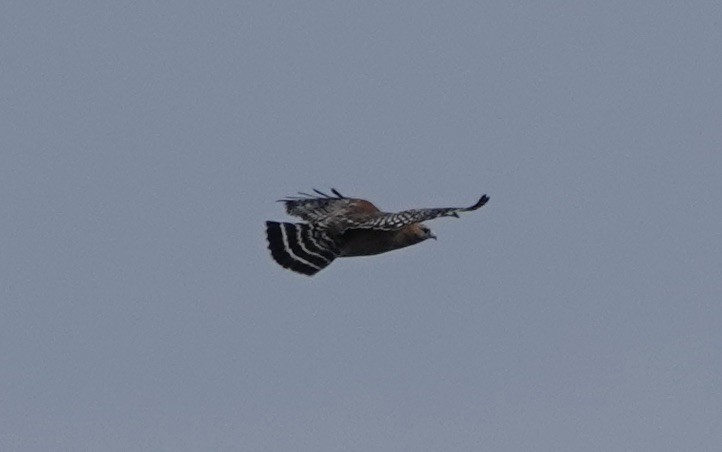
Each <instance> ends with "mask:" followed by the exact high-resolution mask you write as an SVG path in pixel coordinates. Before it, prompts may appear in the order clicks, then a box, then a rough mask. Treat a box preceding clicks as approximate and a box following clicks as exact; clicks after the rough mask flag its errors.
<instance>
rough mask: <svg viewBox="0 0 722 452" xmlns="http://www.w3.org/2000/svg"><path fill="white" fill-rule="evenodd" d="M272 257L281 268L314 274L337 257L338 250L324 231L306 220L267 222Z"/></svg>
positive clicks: (267, 234)
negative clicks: (301, 221) (297, 221)
mask: <svg viewBox="0 0 722 452" xmlns="http://www.w3.org/2000/svg"><path fill="white" fill-rule="evenodd" d="M266 236H267V238H268V249H269V250H271V256H273V259H274V260H275V261H276V262H278V264H279V265H281V266H282V267H283V268H287V269H289V270H293V271H295V272H298V273H302V274H304V275H309V276H310V275H314V274H316V273H318V272H319V271H321V270H323V269H324V268H325V267H327V266H328V265H329V264H330V263H331V262H333V260H334V259H336V257H337V256H338V249H337V247H336V245H335V244H334V243H333V241H332V240H331V239H330V238H329V237H328V236H327V235H326V234H325V232H324V231H322V230H319V229H316V228H314V227H313V226H312V225H310V224H305V223H278V222H276V221H266Z"/></svg>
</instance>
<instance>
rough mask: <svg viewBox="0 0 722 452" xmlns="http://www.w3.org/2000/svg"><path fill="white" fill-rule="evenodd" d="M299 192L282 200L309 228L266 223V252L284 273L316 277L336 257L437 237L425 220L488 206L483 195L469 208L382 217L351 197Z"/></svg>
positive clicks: (388, 248)
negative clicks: (267, 250) (268, 252)
mask: <svg viewBox="0 0 722 452" xmlns="http://www.w3.org/2000/svg"><path fill="white" fill-rule="evenodd" d="M315 191H316V193H317V194H318V196H317V195H309V194H306V193H301V195H302V196H300V197H292V198H286V199H282V200H281V201H282V202H283V203H285V205H286V212H288V214H289V215H293V216H297V217H300V218H302V219H303V220H306V221H307V223H278V222H275V221H267V222H266V235H267V237H268V248H269V249H270V250H271V255H272V256H273V258H274V259H275V260H276V262H278V263H279V264H280V265H281V266H283V267H284V268H288V269H290V270H293V271H295V272H298V273H303V274H305V275H313V274H315V273H317V272H319V271H320V270H322V269H323V268H324V267H326V266H328V265H329V264H330V263H331V262H332V261H333V260H334V259H335V258H337V257H348V256H371V255H374V254H380V253H385V252H387V251H392V250H396V249H399V248H404V247H407V246H410V245H414V244H416V243H419V242H422V241H424V240H426V239H430V238H434V239H435V238H436V237H435V236H434V235H433V234H432V233H431V231H430V230H429V228H427V227H426V226H424V225H423V224H421V222H422V221H425V220H431V219H434V218H438V217H448V216H453V217H458V216H459V215H458V213H459V212H467V211H471V210H476V209H478V208H480V207H481V206H483V205H484V204H486V202H487V201H488V200H489V197H488V196H486V195H484V196H482V197H481V199H479V201H478V202H477V203H476V204H474V205H473V206H471V207H464V208H458V207H450V208H439V209H414V210H405V211H402V212H398V213H387V212H381V211H380V210H379V209H378V208H377V207H376V206H374V205H373V204H371V203H370V202H368V201H366V200H363V199H356V198H347V197H345V196H343V195H341V194H340V193H339V192H338V191H336V190H332V192H333V194H334V195H335V196H329V195H327V194H325V193H322V192H320V191H318V190H315Z"/></svg>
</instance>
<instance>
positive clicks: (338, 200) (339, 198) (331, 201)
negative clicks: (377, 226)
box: [279, 189, 378, 227]
mask: <svg viewBox="0 0 722 452" xmlns="http://www.w3.org/2000/svg"><path fill="white" fill-rule="evenodd" d="M313 191H314V192H316V195H313V194H309V193H303V192H299V193H298V194H299V195H300V196H290V197H287V198H285V199H281V200H279V202H282V203H284V204H285V206H286V212H287V213H288V214H289V215H293V216H295V217H300V218H302V219H304V220H306V221H308V222H310V223H315V224H316V225H317V226H319V227H329V226H331V225H335V224H336V223H337V222H338V221H339V220H340V219H342V218H345V217H348V216H354V217H358V216H363V215H368V214H371V213H375V212H378V209H377V208H376V207H375V206H374V205H373V204H371V203H370V202H368V201H364V200H363V199H355V198H347V197H345V196H343V195H342V194H341V193H339V192H338V191H337V190H336V189H331V193H333V194H334V195H335V196H331V195H328V194H326V193H324V192H322V191H319V190H316V189H314V190H313Z"/></svg>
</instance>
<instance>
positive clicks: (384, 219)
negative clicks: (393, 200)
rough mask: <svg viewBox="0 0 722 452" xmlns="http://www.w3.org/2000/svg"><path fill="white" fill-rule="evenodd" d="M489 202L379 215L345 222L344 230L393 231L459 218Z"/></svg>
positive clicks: (485, 198) (484, 200)
mask: <svg viewBox="0 0 722 452" xmlns="http://www.w3.org/2000/svg"><path fill="white" fill-rule="evenodd" d="M487 201H489V197H488V196H486V195H483V196H482V197H481V198H480V199H479V200H478V201H477V202H476V204H474V205H473V206H469V207H441V208H435V209H412V210H404V211H402V212H397V213H381V212H380V213H379V214H376V215H372V216H370V217H369V218H366V219H362V220H361V221H356V222H354V221H352V219H349V221H347V222H346V224H345V225H344V226H345V229H375V230H379V231H393V230H397V229H401V228H403V227H405V226H408V225H410V224H414V223H421V222H422V221H427V220H433V219H434V218H439V217H456V218H458V217H459V213H460V212H471V211H473V210H477V209H479V208H481V206H483V205H484V204H486V203H487Z"/></svg>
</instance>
